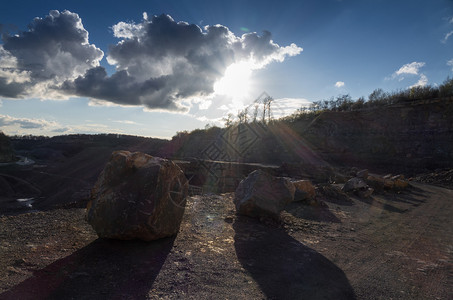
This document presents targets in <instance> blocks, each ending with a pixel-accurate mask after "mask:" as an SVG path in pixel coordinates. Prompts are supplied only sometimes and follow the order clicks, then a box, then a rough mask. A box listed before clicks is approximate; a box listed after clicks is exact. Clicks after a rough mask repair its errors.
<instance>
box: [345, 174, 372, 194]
mask: <svg viewBox="0 0 453 300" xmlns="http://www.w3.org/2000/svg"><path fill="white" fill-rule="evenodd" d="M365 188H368V185H367V184H366V182H365V181H364V180H363V179H361V178H358V177H354V178H351V179H349V180H348V181H347V182H346V183H345V184H344V186H343V188H342V190H343V191H344V192H351V191H358V190H360V189H365Z"/></svg>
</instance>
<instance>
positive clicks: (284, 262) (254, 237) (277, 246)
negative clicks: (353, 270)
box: [233, 216, 356, 299]
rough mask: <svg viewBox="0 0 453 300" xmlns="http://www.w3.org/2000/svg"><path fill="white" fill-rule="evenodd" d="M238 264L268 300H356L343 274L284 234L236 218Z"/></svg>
mask: <svg viewBox="0 0 453 300" xmlns="http://www.w3.org/2000/svg"><path fill="white" fill-rule="evenodd" d="M233 228H234V230H235V236H234V246H235V249H236V255H237V257H238V260H239V262H240V263H241V264H242V266H243V267H244V269H246V270H247V271H248V272H249V273H250V275H251V276H252V277H253V279H254V280H255V281H256V282H257V283H258V285H259V286H260V288H261V290H262V291H263V293H264V294H265V295H266V298H268V299H355V298H356V296H355V293H354V290H353V289H352V287H351V285H350V283H349V281H348V279H347V278H346V275H345V274H344V272H343V271H342V270H341V269H340V268H338V267H337V266H336V265H335V264H333V263H332V262H331V261H329V260H328V259H327V258H325V257H324V256H323V255H321V254H319V253H318V252H316V251H315V250H313V249H311V248H309V247H307V246H305V245H303V244H302V243H300V242H299V241H297V240H295V239H294V238H292V237H291V236H289V235H288V234H287V233H286V232H285V231H284V230H282V229H280V228H276V227H271V226H266V225H264V224H261V223H260V222H258V221H257V220H254V219H251V218H248V217H244V216H238V218H237V219H236V220H235V223H234V224H233Z"/></svg>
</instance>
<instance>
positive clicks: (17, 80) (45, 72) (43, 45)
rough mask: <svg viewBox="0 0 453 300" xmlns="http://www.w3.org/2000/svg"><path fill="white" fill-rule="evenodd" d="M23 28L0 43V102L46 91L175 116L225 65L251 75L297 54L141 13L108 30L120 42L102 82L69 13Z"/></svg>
mask: <svg viewBox="0 0 453 300" xmlns="http://www.w3.org/2000/svg"><path fill="white" fill-rule="evenodd" d="M29 28H30V30H29V31H27V32H21V33H20V34H19V35H7V34H6V35H4V36H3V42H4V44H3V47H2V46H0V65H1V62H2V61H3V62H5V63H4V65H5V67H4V68H3V71H1V70H0V96H4V97H12V98H14V97H20V96H24V94H26V95H25V96H28V95H31V94H35V93H38V94H39V93H40V92H41V93H43V91H46V92H47V93H49V91H54V92H56V93H64V94H66V95H75V96H84V97H90V98H95V99H98V100H102V101H109V102H112V103H116V104H120V105H140V106H144V107H147V108H149V109H165V110H173V111H175V110H179V111H181V110H186V109H187V107H186V106H184V105H185V104H184V102H185V101H187V100H190V99H192V98H195V97H204V96H209V95H211V94H212V93H213V92H214V84H215V83H216V82H217V81H218V80H219V79H220V78H222V77H223V75H224V74H225V70H226V69H227V67H228V66H230V65H231V64H233V63H236V62H243V61H247V62H249V63H250V66H252V68H255V69H259V68H262V67H264V66H265V65H267V64H268V63H270V62H272V61H283V60H284V59H285V57H287V56H293V55H297V54H299V53H300V52H301V51H302V49H301V48H299V47H297V46H296V45H295V44H291V45H290V46H286V47H281V46H279V45H277V44H276V43H274V42H273V41H272V39H271V34H270V33H269V32H267V31H265V32H264V33H263V34H262V35H258V34H256V33H247V34H244V35H242V36H236V35H234V34H233V33H232V32H231V31H230V30H229V29H228V28H227V27H225V26H222V25H213V26H206V27H204V28H200V27H199V26H197V25H194V24H188V23H185V22H176V21H175V20H173V19H172V18H171V17H170V16H168V15H160V16H153V17H152V18H150V19H148V17H147V15H146V14H144V19H143V21H142V22H141V23H139V24H135V23H125V22H119V23H118V24H116V25H114V26H113V27H112V29H113V33H114V35H115V37H117V38H119V39H120V41H119V42H118V43H117V44H116V45H112V46H110V47H109V53H108V56H107V61H108V62H109V63H110V64H112V65H114V66H115V67H116V72H115V73H114V74H112V75H108V74H107V72H106V70H105V69H104V68H103V67H100V66H99V61H100V59H101V58H102V57H103V52H102V51H101V50H99V49H98V48H96V47H95V46H94V45H91V44H89V43H88V32H87V31H86V30H85V29H84V28H83V25H82V22H81V19H80V18H79V16H78V15H77V14H75V13H71V12H69V11H64V12H62V13H59V12H58V11H51V12H50V13H49V15H48V16H46V17H45V18H44V19H41V18H36V19H34V20H33V22H32V23H31V24H30V26H29ZM2 56H3V58H2ZM6 65H8V68H9V69H8V68H7V67H6Z"/></svg>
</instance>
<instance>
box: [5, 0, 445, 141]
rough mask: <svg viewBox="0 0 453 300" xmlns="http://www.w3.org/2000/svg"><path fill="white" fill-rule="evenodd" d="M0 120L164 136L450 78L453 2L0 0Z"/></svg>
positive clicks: (51, 131) (22, 127) (43, 131)
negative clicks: (255, 110) (268, 103)
mask: <svg viewBox="0 0 453 300" xmlns="http://www.w3.org/2000/svg"><path fill="white" fill-rule="evenodd" d="M0 33H1V40H0V130H1V131H3V132H4V133H6V134H7V135H25V134H27V135H28V134H32V135H46V136H55V135H62V134H75V133H87V134H97V133H121V134H131V135H140V136H150V137H157V138H171V137H172V136H174V135H175V134H176V132H178V131H184V130H188V131H191V130H193V129H196V128H205V127H206V126H212V125H216V126H222V125H223V124H224V121H222V119H223V118H224V117H225V116H226V115H227V114H229V113H231V114H233V115H235V116H236V115H237V114H238V112H239V111H240V110H242V109H244V108H245V107H248V106H250V105H253V102H254V101H255V100H256V99H257V98H258V97H259V96H260V95H262V93H263V92H265V93H267V95H270V96H271V97H272V98H273V99H274V101H273V104H272V109H273V113H274V117H279V116H282V115H285V114H289V113H291V112H293V111H295V110H296V109H297V108H301V107H303V106H307V105H309V104H310V103H311V102H312V101H318V100H321V99H329V98H331V97H335V96H338V95H344V94H349V95H350V96H351V97H352V98H353V99H357V98H359V97H362V96H363V97H365V98H366V97H367V96H368V95H369V94H370V93H371V92H372V91H373V90H375V89H377V88H382V89H383V90H384V91H395V90H400V89H406V88H410V87H413V86H424V85H432V86H436V85H439V84H441V83H442V82H443V81H444V80H445V79H447V77H448V76H450V77H453V76H452V75H453V0H430V1H426V0H400V1H392V0H320V1H315V0H311V1H309V0H297V1H267V0H260V1H243V0H241V1H197V0H192V1H188V0H175V1H172V0H129V1H87V0H77V1H61V0H60V1H53V0H43V1H22V0H15V1H4V2H3V3H2V4H1V9H0Z"/></svg>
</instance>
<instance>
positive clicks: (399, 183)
mask: <svg viewBox="0 0 453 300" xmlns="http://www.w3.org/2000/svg"><path fill="white" fill-rule="evenodd" d="M408 186H409V182H408V181H407V180H403V179H395V180H394V181H393V187H394V188H395V189H405V188H407V187H408Z"/></svg>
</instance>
